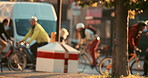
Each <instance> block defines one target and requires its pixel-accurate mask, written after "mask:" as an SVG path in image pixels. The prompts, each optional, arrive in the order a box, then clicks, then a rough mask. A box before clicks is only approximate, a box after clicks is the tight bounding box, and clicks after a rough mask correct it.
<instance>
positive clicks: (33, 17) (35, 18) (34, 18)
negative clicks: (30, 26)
mask: <svg viewBox="0 0 148 78" xmlns="http://www.w3.org/2000/svg"><path fill="white" fill-rule="evenodd" d="M30 20H35V21H38V19H37V17H35V16H32V17H31V18H30Z"/></svg>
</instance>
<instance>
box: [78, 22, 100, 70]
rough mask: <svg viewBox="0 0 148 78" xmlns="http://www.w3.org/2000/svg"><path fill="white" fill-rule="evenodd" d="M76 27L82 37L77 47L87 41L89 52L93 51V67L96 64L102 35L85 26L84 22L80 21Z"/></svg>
mask: <svg viewBox="0 0 148 78" xmlns="http://www.w3.org/2000/svg"><path fill="white" fill-rule="evenodd" d="M76 29H77V31H78V33H80V39H79V42H78V44H77V45H76V48H79V46H80V45H82V44H83V43H86V44H87V45H88V48H89V52H90V53H91V56H92V59H93V62H92V63H91V67H92V68H93V67H94V66H95V65H96V64H97V61H96V57H97V55H96V50H97V49H98V45H99V44H100V37H99V36H98V35H97V34H96V33H94V32H93V31H92V30H91V29H88V28H86V27H85V25H84V24H83V23H78V24H77V25H76Z"/></svg>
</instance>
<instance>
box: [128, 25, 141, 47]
mask: <svg viewBox="0 0 148 78" xmlns="http://www.w3.org/2000/svg"><path fill="white" fill-rule="evenodd" d="M138 32H139V27H138V24H134V25H132V27H130V28H129V32H128V44H129V46H130V47H131V48H134V46H136V47H138V43H139V39H140V34H138Z"/></svg>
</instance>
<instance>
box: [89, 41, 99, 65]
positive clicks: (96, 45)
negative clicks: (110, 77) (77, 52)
mask: <svg viewBox="0 0 148 78" xmlns="http://www.w3.org/2000/svg"><path fill="white" fill-rule="evenodd" d="M99 43H100V40H97V39H96V40H94V41H93V42H92V44H91V45H90V50H89V51H90V53H91V56H92V58H93V64H96V63H97V61H96V53H95V51H96V50H97V49H98V45H99Z"/></svg>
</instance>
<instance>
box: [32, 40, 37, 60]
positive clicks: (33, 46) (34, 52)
mask: <svg viewBox="0 0 148 78" xmlns="http://www.w3.org/2000/svg"><path fill="white" fill-rule="evenodd" d="M37 48H38V43H37V42H36V43H35V44H33V45H31V46H30V50H31V52H32V54H33V55H34V57H35V58H36V53H37Z"/></svg>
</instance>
